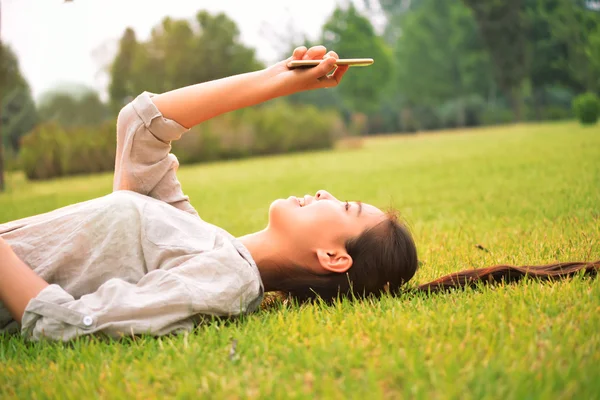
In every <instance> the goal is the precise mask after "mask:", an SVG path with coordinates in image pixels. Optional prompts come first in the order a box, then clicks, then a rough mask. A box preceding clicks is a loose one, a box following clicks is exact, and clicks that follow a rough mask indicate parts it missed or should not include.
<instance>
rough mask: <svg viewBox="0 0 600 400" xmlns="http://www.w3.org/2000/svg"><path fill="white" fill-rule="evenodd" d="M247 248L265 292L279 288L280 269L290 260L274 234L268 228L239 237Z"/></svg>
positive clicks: (283, 268)
mask: <svg viewBox="0 0 600 400" xmlns="http://www.w3.org/2000/svg"><path fill="white" fill-rule="evenodd" d="M239 240H240V241H241V242H242V244H243V245H244V246H245V247H246V248H247V249H248V251H249V252H250V254H251V255H252V258H253V259H254V262H256V266H257V267H258V271H259V273H260V277H261V279H262V281H263V285H264V287H265V292H272V291H276V290H279V287H278V282H280V281H281V276H282V271H284V270H285V267H286V266H288V265H290V264H291V262H290V260H289V259H288V258H286V257H285V254H286V252H285V249H284V246H283V244H282V243H280V242H279V240H278V238H277V237H276V235H274V234H273V233H272V232H271V231H269V229H268V228H267V229H265V230H262V231H259V232H255V233H251V234H249V235H246V236H242V237H240V238H239Z"/></svg>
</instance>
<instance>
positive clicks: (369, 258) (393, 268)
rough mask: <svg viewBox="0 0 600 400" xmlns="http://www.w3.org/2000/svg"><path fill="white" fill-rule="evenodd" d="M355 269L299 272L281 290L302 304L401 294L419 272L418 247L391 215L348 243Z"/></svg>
mask: <svg viewBox="0 0 600 400" xmlns="http://www.w3.org/2000/svg"><path fill="white" fill-rule="evenodd" d="M345 245H346V251H347V252H348V254H349V255H350V257H352V267H351V268H350V269H349V270H348V271H347V272H346V273H343V274H338V273H332V274H328V275H316V274H312V273H310V272H307V271H306V269H303V268H296V269H297V272H294V273H292V274H291V275H290V276H289V277H288V278H286V279H283V280H282V281H281V282H279V289H280V290H281V291H282V292H283V293H284V295H285V294H287V295H288V296H291V297H293V298H295V299H297V300H298V301H300V302H304V301H307V300H313V299H316V298H317V297H320V298H321V299H323V300H324V301H326V302H330V301H332V300H334V299H336V298H337V297H338V296H340V297H357V298H361V297H365V296H368V295H375V296H378V295H380V294H381V292H382V291H389V292H392V293H395V292H398V291H399V289H400V287H401V286H402V285H403V284H404V283H406V282H408V281H409V280H410V279H411V278H412V277H413V276H414V275H415V272H416V271H417V266H418V260H417V247H416V246H415V242H414V240H413V238H412V235H411V233H410V231H409V230H408V229H407V227H406V226H405V225H404V224H403V223H400V222H398V219H397V217H396V216H395V215H394V214H392V213H389V214H388V218H386V219H385V220H384V221H382V222H380V223H378V224H377V225H375V226H374V227H372V228H370V229H367V230H365V231H364V232H363V233H361V234H360V235H359V236H357V237H355V238H352V239H350V240H348V241H347V242H346V244H345Z"/></svg>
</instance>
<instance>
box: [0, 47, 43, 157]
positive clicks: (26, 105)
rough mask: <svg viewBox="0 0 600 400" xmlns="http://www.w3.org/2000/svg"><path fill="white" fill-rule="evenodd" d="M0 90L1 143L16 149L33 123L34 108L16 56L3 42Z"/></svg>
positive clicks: (34, 119) (0, 61) (0, 60)
mask: <svg viewBox="0 0 600 400" xmlns="http://www.w3.org/2000/svg"><path fill="white" fill-rule="evenodd" d="M0 92H1V93H2V99H1V102H0V107H1V108H2V113H1V116H2V117H1V124H2V130H3V136H4V140H3V145H5V146H8V147H9V148H10V149H11V150H13V151H17V150H18V149H19V139H20V138H21V136H23V135H24V134H25V133H27V132H29V131H30V130H31V129H32V128H33V127H34V126H35V124H36V122H37V112H36V109H35V103H34V101H33V98H32V96H31V89H30V88H29V84H28V83H27V81H26V80H25V78H24V77H23V75H22V74H21V71H20V69H19V62H18V60H17V57H16V55H15V53H14V52H13V51H12V50H11V49H10V47H8V46H7V45H5V44H0Z"/></svg>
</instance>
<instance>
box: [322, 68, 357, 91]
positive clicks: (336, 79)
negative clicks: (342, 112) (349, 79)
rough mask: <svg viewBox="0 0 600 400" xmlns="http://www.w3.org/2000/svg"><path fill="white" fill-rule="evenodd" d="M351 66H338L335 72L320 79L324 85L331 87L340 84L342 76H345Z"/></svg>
mask: <svg viewBox="0 0 600 400" xmlns="http://www.w3.org/2000/svg"><path fill="white" fill-rule="evenodd" d="M349 68H350V67H349V66H348V65H342V66H338V67H337V68H336V69H335V71H334V72H333V74H330V75H326V76H324V77H322V78H321V79H320V81H321V82H322V85H323V87H325V88H329V87H335V86H337V85H339V84H340V82H341V81H342V78H343V77H344V74H345V73H346V72H347V71H348V69H349Z"/></svg>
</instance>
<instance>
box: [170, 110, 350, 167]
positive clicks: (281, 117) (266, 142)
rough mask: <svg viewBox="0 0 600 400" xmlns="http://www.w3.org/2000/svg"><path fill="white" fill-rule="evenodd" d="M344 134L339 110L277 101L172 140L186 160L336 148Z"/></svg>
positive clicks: (213, 121) (222, 117)
mask: <svg viewBox="0 0 600 400" xmlns="http://www.w3.org/2000/svg"><path fill="white" fill-rule="evenodd" d="M343 135H344V127H343V123H342V122H341V120H340V118H339V116H338V115H337V113H335V112H333V111H321V110H319V109H317V108H316V107H315V106H310V105H309V106H300V105H291V104H289V103H287V102H284V101H276V102H271V103H269V104H266V105H264V106H262V107H255V108H248V109H245V110H239V111H237V112H232V113H228V114H223V115H220V116H218V117H216V118H213V119H211V120H209V121H206V122H204V123H202V124H200V125H198V126H196V127H194V128H192V130H191V132H188V133H187V134H185V135H184V136H183V137H182V138H181V139H180V140H178V141H177V142H174V143H173V151H174V152H175V154H176V155H177V157H178V158H179V160H180V161H181V162H182V163H192V162H202V161H210V160H219V159H228V158H241V157H247V156H252V155H265V154H278V153H287V152H295V151H305V150H314V149H326V148H331V147H333V144H334V142H335V140H336V139H338V138H340V137H342V136H343Z"/></svg>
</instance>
